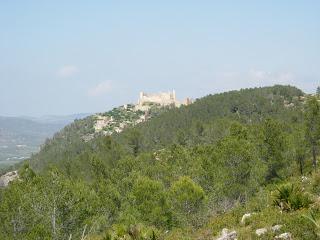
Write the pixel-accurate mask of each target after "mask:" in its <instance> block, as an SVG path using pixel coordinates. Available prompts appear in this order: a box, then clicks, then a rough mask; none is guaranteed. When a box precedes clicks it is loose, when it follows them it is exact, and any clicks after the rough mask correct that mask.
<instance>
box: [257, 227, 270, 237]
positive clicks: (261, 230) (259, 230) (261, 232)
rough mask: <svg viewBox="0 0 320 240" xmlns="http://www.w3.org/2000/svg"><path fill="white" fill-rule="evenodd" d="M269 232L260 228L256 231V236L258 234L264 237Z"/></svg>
mask: <svg viewBox="0 0 320 240" xmlns="http://www.w3.org/2000/svg"><path fill="white" fill-rule="evenodd" d="M267 232H268V229H266V228H259V229H257V230H256V234H257V235H258V236H261V235H263V234H266V233H267Z"/></svg>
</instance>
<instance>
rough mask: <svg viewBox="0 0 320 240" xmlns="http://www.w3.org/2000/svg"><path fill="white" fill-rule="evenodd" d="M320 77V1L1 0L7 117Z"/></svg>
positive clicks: (1, 79)
mask: <svg viewBox="0 0 320 240" xmlns="http://www.w3.org/2000/svg"><path fill="white" fill-rule="evenodd" d="M319 80H320V1H318V0H314V1H308V0H299V1H298V0H296V1H295V0H281V1H280V0H273V1H272V0H265V1H262V0H255V1H254V0H252V1H245V0H241V1H238V0H234V1H228V0H221V1H214V0H211V1H195V0H194V1H187V0H181V1H174V0H170V1H164V0H161V1H150V0H149V1H96V0H92V1H81V0H73V1H72V0H61V1H59V0H52V1H45V0H43V1H42V0H34V1H32V0H28V1H18V0H1V1H0V87H1V91H0V115H45V114H69V113H79V112H99V111H106V110H108V109H110V108H112V107H114V106H117V105H121V104H124V103H128V102H135V101H137V98H138V94H139V91H141V90H143V91H146V92H158V91H167V90H171V89H175V90H176V92H177V96H178V98H181V99H182V98H184V97H186V96H191V97H194V98H195V97H200V96H204V95H207V94H209V93H216V92H221V91H226V90H230V89H239V88H245V87H252V86H264V85H273V84H276V83H279V84H291V85H296V86H298V87H300V88H302V89H303V90H304V91H307V92H312V91H314V89H315V88H316V86H317V85H319Z"/></svg>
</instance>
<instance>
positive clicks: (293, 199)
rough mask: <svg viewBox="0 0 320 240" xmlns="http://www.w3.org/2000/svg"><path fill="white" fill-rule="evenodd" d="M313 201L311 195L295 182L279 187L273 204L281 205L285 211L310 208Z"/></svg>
mask: <svg viewBox="0 0 320 240" xmlns="http://www.w3.org/2000/svg"><path fill="white" fill-rule="evenodd" d="M311 203H312V200H311V199H310V197H309V195H307V194H306V193H304V192H303V191H302V190H301V189H300V188H299V187H297V186H294V185H293V184H286V185H282V186H280V187H277V190H276V192H275V194H274V200H273V205H274V206H278V207H280V208H281V210H283V211H292V210H293V211H294V210H298V209H301V208H308V207H309V205H310V204H311Z"/></svg>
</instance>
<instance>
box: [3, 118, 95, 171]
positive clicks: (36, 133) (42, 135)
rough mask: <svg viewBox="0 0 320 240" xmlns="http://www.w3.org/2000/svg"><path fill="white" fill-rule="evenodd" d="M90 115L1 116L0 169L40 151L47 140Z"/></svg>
mask: <svg viewBox="0 0 320 240" xmlns="http://www.w3.org/2000/svg"><path fill="white" fill-rule="evenodd" d="M88 115H89V114H74V115H67V116H43V117H26V116H21V117H4V116H0V167H1V166H4V165H11V164H14V163H17V162H19V161H21V160H22V159H25V158H28V157H30V156H31V154H32V153H35V152H37V151H38V150H39V147H40V145H41V144H43V143H44V141H45V139H46V138H50V137H52V136H53V134H54V133H55V132H57V131H59V130H60V129H62V128H63V127H64V126H66V125H68V124H70V123H71V122H73V121H74V120H75V119H80V118H83V117H86V116H88Z"/></svg>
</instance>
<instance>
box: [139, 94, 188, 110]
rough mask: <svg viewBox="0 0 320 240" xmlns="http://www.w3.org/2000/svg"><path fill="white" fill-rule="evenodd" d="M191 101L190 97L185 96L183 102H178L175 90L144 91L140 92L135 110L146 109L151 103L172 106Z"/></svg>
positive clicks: (186, 103)
mask: <svg viewBox="0 0 320 240" xmlns="http://www.w3.org/2000/svg"><path fill="white" fill-rule="evenodd" d="M191 103H192V100H191V99H190V98H187V99H186V100H185V101H183V102H179V101H178V100H177V99H176V92H175V91H174V90H173V91H172V92H170V91H169V92H160V93H151V94H150V93H145V92H140V95H139V100H138V104H137V105H136V109H137V110H142V111H145V110H148V109H149V108H150V106H151V105H159V106H174V107H180V106H181V105H189V104H191Z"/></svg>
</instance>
